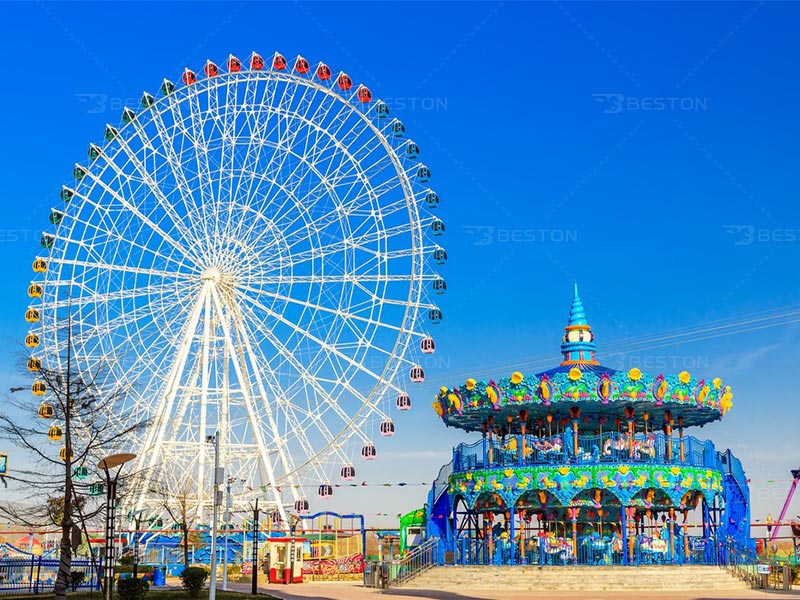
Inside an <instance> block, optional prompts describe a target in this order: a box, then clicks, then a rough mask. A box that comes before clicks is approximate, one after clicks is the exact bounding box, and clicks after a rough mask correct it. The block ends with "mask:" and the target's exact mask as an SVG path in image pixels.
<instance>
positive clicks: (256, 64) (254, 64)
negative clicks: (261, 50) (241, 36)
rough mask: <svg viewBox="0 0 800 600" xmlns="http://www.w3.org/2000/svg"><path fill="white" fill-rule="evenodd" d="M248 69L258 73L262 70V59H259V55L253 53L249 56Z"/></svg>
mask: <svg viewBox="0 0 800 600" xmlns="http://www.w3.org/2000/svg"><path fill="white" fill-rule="evenodd" d="M250 68H251V69H253V70H254V71H260V70H261V69H263V68H264V59H263V58H261V55H260V54H258V53H256V52H253V54H251V55H250Z"/></svg>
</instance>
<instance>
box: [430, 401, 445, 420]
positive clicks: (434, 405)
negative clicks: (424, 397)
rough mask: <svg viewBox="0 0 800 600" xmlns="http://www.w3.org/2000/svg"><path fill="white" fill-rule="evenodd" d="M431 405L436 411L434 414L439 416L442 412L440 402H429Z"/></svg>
mask: <svg viewBox="0 0 800 600" xmlns="http://www.w3.org/2000/svg"><path fill="white" fill-rule="evenodd" d="M431 406H433V410H434V411H435V412H436V414H437V415H438V416H440V417H441V416H442V414H443V413H442V405H441V403H440V402H434V403H433V404H431Z"/></svg>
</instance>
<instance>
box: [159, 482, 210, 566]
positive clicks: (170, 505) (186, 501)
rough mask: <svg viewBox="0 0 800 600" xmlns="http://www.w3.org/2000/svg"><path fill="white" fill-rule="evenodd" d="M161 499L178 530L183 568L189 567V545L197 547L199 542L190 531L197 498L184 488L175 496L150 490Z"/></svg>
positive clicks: (166, 492) (195, 534)
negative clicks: (179, 532)
mask: <svg viewBox="0 0 800 600" xmlns="http://www.w3.org/2000/svg"><path fill="white" fill-rule="evenodd" d="M152 492H153V493H154V494H158V495H159V496H161V499H162V506H163V507H164V510H165V511H167V514H168V515H169V518H170V519H172V521H173V522H174V523H175V524H176V525H177V526H178V527H179V528H180V531H181V534H182V539H181V545H182V546H183V566H184V567H187V568H188V567H189V545H190V544H191V545H197V544H198V543H199V542H200V539H201V538H200V535H199V534H197V532H193V531H192V526H193V525H194V522H195V519H196V518H197V502H198V500H197V498H196V497H195V496H192V495H190V494H189V491H188V490H187V489H186V488H184V489H183V490H181V491H180V492H179V493H177V494H175V493H172V492H170V491H168V490H164V489H159V490H152Z"/></svg>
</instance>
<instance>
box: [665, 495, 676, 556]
mask: <svg viewBox="0 0 800 600" xmlns="http://www.w3.org/2000/svg"><path fill="white" fill-rule="evenodd" d="M667 539H668V540H669V560H670V562H675V509H674V508H672V507H670V509H669V517H668V518H667Z"/></svg>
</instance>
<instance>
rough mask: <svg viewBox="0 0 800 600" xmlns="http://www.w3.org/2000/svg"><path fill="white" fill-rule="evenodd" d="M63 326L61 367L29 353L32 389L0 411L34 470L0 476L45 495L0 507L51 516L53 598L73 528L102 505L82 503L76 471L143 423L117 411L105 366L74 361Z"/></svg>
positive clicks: (62, 589) (36, 519)
mask: <svg viewBox="0 0 800 600" xmlns="http://www.w3.org/2000/svg"><path fill="white" fill-rule="evenodd" d="M69 331H70V329H69V326H68V333H67V340H66V350H65V353H66V356H65V360H64V361H63V362H62V363H60V364H63V365H64V367H60V366H59V367H57V368H48V367H46V366H43V364H42V362H41V361H40V360H39V359H37V358H30V359H28V361H27V368H28V370H29V371H33V372H34V373H35V376H36V380H35V382H34V383H33V386H32V391H33V393H34V396H33V397H32V398H29V399H25V400H19V399H18V396H14V397H9V399H8V402H7V404H8V405H10V406H11V407H13V408H16V409H17V412H18V413H19V414H18V415H12V414H9V413H1V414H0V436H1V437H5V438H7V439H9V440H10V441H11V442H13V443H14V444H15V445H17V446H18V447H20V448H22V449H23V450H24V451H26V452H27V453H28V454H29V455H30V456H31V457H32V458H33V461H34V465H35V471H31V470H28V471H14V472H12V471H11V470H9V473H8V475H7V478H8V479H9V481H11V482H15V483H17V484H19V485H20V487H23V488H24V489H25V490H26V495H27V497H28V498H30V497H31V494H30V491H31V490H35V491H37V492H39V493H40V494H44V495H45V497H46V498H47V500H46V501H45V502H44V503H43V504H41V505H39V504H36V505H30V504H29V503H27V504H26V505H25V506H22V507H20V506H19V504H17V505H16V506H12V505H10V504H7V505H0V511H3V512H5V513H6V514H8V515H9V516H10V517H12V518H16V519H17V520H20V521H23V522H27V523H29V524H31V525H35V524H38V525H42V524H44V523H47V522H48V521H49V522H52V521H54V520H57V521H58V522H57V523H56V524H57V525H59V526H60V527H61V544H60V557H59V568H58V575H57V577H56V583H55V597H56V599H57V600H64V599H65V598H66V595H67V589H68V586H69V581H70V569H71V563H72V540H73V537H74V533H76V532H75V529H76V528H77V525H78V524H80V529H81V530H83V532H84V533H86V532H87V521H89V520H92V519H93V518H94V517H96V516H97V515H99V513H100V511H101V510H102V508H103V506H102V504H101V503H94V504H95V506H94V507H92V506H89V505H87V504H86V497H87V496H89V491H90V484H89V483H88V482H85V481H83V479H84V478H85V477H86V476H87V475H88V473H92V472H95V469H96V465H97V461H98V460H99V459H100V458H102V457H103V456H105V455H107V454H108V453H110V452H112V451H113V450H114V449H115V448H116V447H117V446H118V445H119V443H120V442H121V441H122V440H123V438H124V437H125V436H127V435H129V434H131V433H132V432H134V431H136V430H138V429H140V428H142V427H144V426H145V423H144V422H131V421H130V420H129V418H128V417H129V415H125V414H120V411H119V406H120V402H121V400H122V399H123V398H124V396H125V393H126V390H125V389H110V390H109V389H107V386H105V385H104V386H102V389H101V386H100V385H99V382H100V381H104V380H105V379H106V376H107V374H108V372H107V370H106V367H104V366H98V367H97V369H95V370H94V371H93V372H92V373H90V374H88V375H87V373H86V372H85V371H84V372H79V371H77V370H76V369H75V367H74V361H73V357H72V348H71V333H69ZM53 362H54V364H59V363H57V362H55V361H53ZM12 391H16V389H12ZM39 398H41V399H42V402H41V404H40V403H39V400H38V399H39ZM36 415H38V417H37V416H36ZM47 438H49V439H50V440H52V441H59V442H62V443H63V446H62V447H61V449H60V451H59V452H53V451H51V448H49V447H48V446H47V444H43V443H42V441H43V440H45V439H47ZM78 537H80V536H78Z"/></svg>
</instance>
